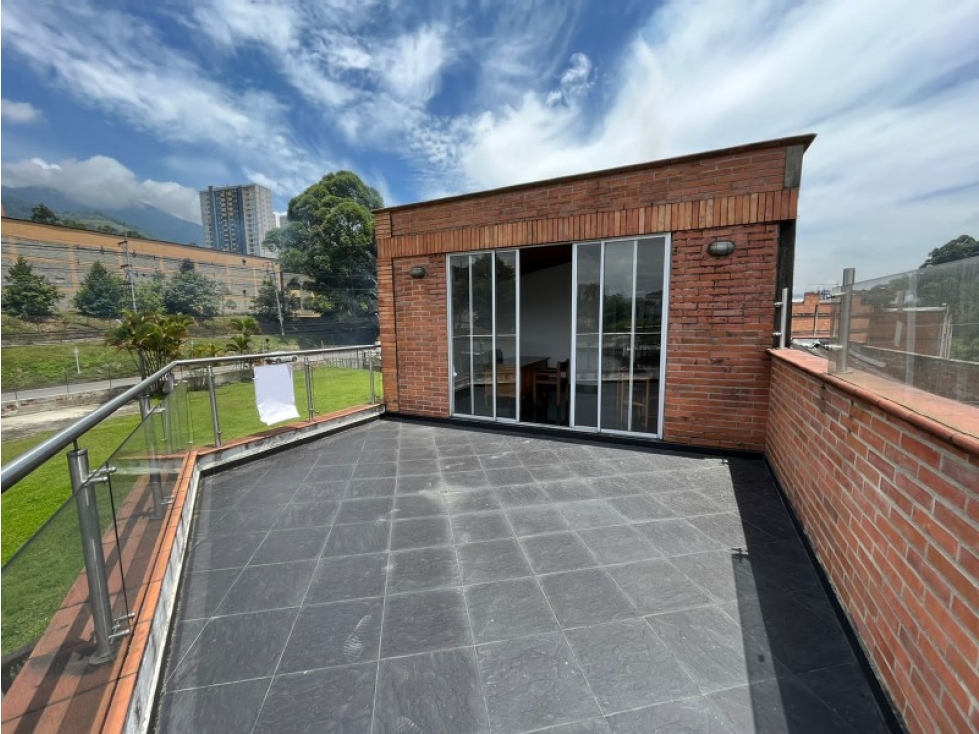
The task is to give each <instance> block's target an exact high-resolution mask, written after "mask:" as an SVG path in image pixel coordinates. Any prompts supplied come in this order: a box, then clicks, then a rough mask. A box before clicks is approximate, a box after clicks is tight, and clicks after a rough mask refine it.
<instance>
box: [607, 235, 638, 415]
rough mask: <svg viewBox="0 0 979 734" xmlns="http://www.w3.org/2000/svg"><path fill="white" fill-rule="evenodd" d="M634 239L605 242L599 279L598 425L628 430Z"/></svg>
mask: <svg viewBox="0 0 979 734" xmlns="http://www.w3.org/2000/svg"><path fill="white" fill-rule="evenodd" d="M635 255H636V243H635V242H634V241H625V242H609V243H606V245H605V258H604V267H603V268H602V270H603V278H602V390H601V395H602V398H601V400H602V416H601V427H602V428H603V429H608V430H613V431H628V430H629V411H630V407H629V406H630V402H631V401H630V397H629V393H630V390H631V381H632V375H631V370H630V354H631V353H632V329H633V310H634V309H633V306H634V298H633V292H634V289H635V277H634V276H635Z"/></svg>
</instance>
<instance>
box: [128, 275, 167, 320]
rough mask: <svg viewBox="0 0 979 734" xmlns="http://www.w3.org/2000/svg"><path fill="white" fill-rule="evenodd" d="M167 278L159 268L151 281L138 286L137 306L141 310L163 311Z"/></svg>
mask: <svg viewBox="0 0 979 734" xmlns="http://www.w3.org/2000/svg"><path fill="white" fill-rule="evenodd" d="M166 283H167V279H166V276H164V275H163V273H161V272H160V271H159V270H157V271H156V272H155V273H153V275H152V277H151V278H150V279H149V281H145V282H143V283H140V284H139V285H137V286H136V306H137V308H138V309H139V310H140V311H163V308H164V306H163V289H164V288H165V287H166Z"/></svg>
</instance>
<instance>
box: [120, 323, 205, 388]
mask: <svg viewBox="0 0 979 734" xmlns="http://www.w3.org/2000/svg"><path fill="white" fill-rule="evenodd" d="M193 324H194V319H192V318H191V317H190V316H184V315H183V314H171V315H164V314H160V313H155V312H153V311H144V312H134V311H130V310H129V309H125V310H123V312H122V320H121V321H120V323H119V325H118V326H116V327H115V328H113V329H111V330H110V331H109V332H107V333H106V335H105V343H106V344H107V345H108V346H110V347H115V348H116V349H118V350H119V351H124V352H127V353H128V354H129V356H130V357H132V359H133V362H135V363H136V366H137V367H138V368H139V373H140V375H142V377H143V378H146V377H147V376H149V375H152V374H153V373H154V372H156V371H158V370H160V369H161V368H163V367H165V366H166V365H168V364H169V363H170V362H172V361H173V360H175V359H177V357H178V356H180V349H181V347H182V346H183V344H184V342H185V341H186V340H187V337H188V335H189V331H188V330H189V329H190V327H191V326H192V325H193Z"/></svg>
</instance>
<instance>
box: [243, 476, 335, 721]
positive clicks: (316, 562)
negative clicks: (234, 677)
mask: <svg viewBox="0 0 979 734" xmlns="http://www.w3.org/2000/svg"><path fill="white" fill-rule="evenodd" d="M317 463H318V458H317V460H316V461H314V462H313V466H311V467H310V469H309V471H308V472H306V476H307V477H308V476H309V475H310V473H311V472H312V471H313V468H314V467H315V466H316V464H317ZM300 484H301V482H300ZM298 491H299V488H298V487H297V488H296V492H297V493H298ZM293 496H295V494H294V495H293ZM286 504H289V503H286ZM282 512H283V513H284V512H285V506H283V509H282ZM339 513H340V503H339V502H337V511H336V513H335V514H334V515H333V522H331V523H330V528H329V530H328V531H327V536H329V535H330V533H331V532H332V531H333V525H334V523H335V521H336V518H337V515H339ZM281 516H282V513H280V515H279V517H281ZM277 521H278V518H277ZM273 524H274V523H273ZM270 532H271V531H270ZM266 537H267V536H266ZM262 542H263V543H264V542H265V541H262ZM323 543H324V546H325V544H326V540H324V541H323ZM256 552H258V549H256ZM318 565H319V556H317V557H316V559H315V560H314V565H313V572H312V573H311V574H310V575H309V581H307V582H306V590H305V591H304V592H303V597H302V599H300V601H299V606H298V607H297V608H296V616H295V617H293V619H292V625H291V626H290V627H289V634H288V635H286V638H285V640H284V641H283V643H282V650H281V651H280V652H279V657H278V658H277V659H276V661H275V668H274V669H273V670H272V675H271V677H270V678H269V687H268V688H267V689H266V690H265V695H264V696H263V697H262V703H261V704H260V705H259V707H258V710H257V711H256V713H255V721H254V722H253V723H252V726H251V729H249V732H254V731H255V728H256V727H257V726H258V722H259V719H260V718H261V716H262V710H263V709H264V708H265V704H266V703H268V700H269V695H270V694H271V693H272V686H273V685H274V684H275V676H276V675H277V674H278V672H279V666H280V665H281V664H282V658H283V657H284V656H285V654H286V648H287V647H289V640H290V639H292V633H293V632H294V631H295V629H296V624H297V623H298V621H299V615H300V614H302V610H303V608H304V606H305V603H306V596H307V595H308V594H309V588H310V586H312V584H313V578H314V577H315V576H316V567H317V566H318Z"/></svg>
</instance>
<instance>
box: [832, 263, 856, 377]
mask: <svg viewBox="0 0 979 734" xmlns="http://www.w3.org/2000/svg"><path fill="white" fill-rule="evenodd" d="M856 275H857V270H856V268H845V269H844V270H843V291H842V299H841V300H840V335H839V336H840V350H839V351H838V352H837V354H836V371H837V372H849V370H850V365H849V358H850V318H851V315H852V313H853V282H854V280H856Z"/></svg>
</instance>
